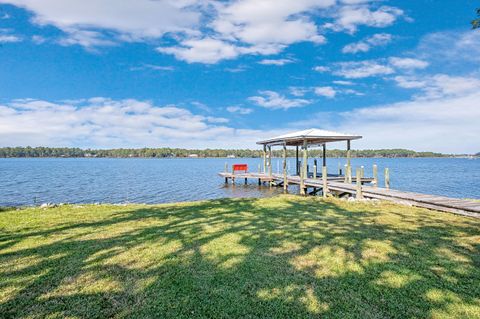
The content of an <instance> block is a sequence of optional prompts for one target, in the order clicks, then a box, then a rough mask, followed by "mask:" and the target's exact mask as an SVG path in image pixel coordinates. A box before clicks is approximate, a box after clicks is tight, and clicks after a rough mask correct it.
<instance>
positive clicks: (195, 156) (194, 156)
mask: <svg viewBox="0 0 480 319" xmlns="http://www.w3.org/2000/svg"><path fill="white" fill-rule="evenodd" d="M188 157H190V158H198V154H190V155H188Z"/></svg>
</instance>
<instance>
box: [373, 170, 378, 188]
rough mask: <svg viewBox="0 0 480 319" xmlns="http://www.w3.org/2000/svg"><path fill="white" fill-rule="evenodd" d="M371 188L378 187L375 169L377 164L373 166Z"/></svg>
mask: <svg viewBox="0 0 480 319" xmlns="http://www.w3.org/2000/svg"><path fill="white" fill-rule="evenodd" d="M373 187H378V168H377V164H373Z"/></svg>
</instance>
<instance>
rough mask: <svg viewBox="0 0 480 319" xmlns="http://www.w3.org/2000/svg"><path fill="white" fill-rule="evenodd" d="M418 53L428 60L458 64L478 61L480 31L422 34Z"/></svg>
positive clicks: (479, 60)
mask: <svg viewBox="0 0 480 319" xmlns="http://www.w3.org/2000/svg"><path fill="white" fill-rule="evenodd" d="M417 52H418V55H419V56H420V57H422V58H425V59H428V60H430V61H435V62H440V63H445V62H448V63H452V64H460V63H462V64H463V63H465V61H471V62H476V63H478V62H480V32H472V31H466V32H458V31H447V32H435V33H431V34H428V35H426V36H424V37H423V38H422V39H421V41H420V44H419V46H418V48H417Z"/></svg>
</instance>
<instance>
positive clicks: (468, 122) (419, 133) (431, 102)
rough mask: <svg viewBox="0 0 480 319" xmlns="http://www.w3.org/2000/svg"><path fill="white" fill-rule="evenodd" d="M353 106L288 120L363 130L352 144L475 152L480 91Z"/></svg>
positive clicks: (302, 124)
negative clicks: (345, 110) (303, 118)
mask: <svg viewBox="0 0 480 319" xmlns="http://www.w3.org/2000/svg"><path fill="white" fill-rule="evenodd" d="M468 92H469V93H466V94H463V95H450V96H448V97H445V96H443V97H441V98H438V97H437V98H434V97H431V98H425V99H413V100H408V101H402V102H398V103H393V104H387V105H379V106H370V107H364V108H357V109H354V110H351V111H347V112H341V113H332V112H329V113H326V112H321V113H317V114H316V115H313V116H309V119H307V120H304V121H300V122H296V123H292V125H294V126H296V127H310V126H320V127H323V128H325V129H331V130H337V131H340V132H349V133H352V134H359V135H362V136H363V138H362V139H361V140H358V141H354V142H353V147H354V148H359V149H375V148H406V149H413V150H417V151H434V152H444V153H459V154H465V153H472V154H473V153H476V152H478V151H479V143H478V136H480V125H478V119H479V118H480V108H479V107H478V101H480V91H478V90H477V91H474V90H471V91H468Z"/></svg>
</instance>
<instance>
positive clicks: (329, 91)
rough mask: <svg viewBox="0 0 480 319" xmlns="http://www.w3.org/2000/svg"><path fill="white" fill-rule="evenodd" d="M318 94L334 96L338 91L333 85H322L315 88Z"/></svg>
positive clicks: (328, 96)
mask: <svg viewBox="0 0 480 319" xmlns="http://www.w3.org/2000/svg"><path fill="white" fill-rule="evenodd" d="M314 92H315V94H316V95H320V96H324V97H327V98H330V99H331V98H334V97H335V95H336V94H337V92H336V91H335V90H334V89H333V88H332V87H331V86H320V87H316V88H315V89H314Z"/></svg>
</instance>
